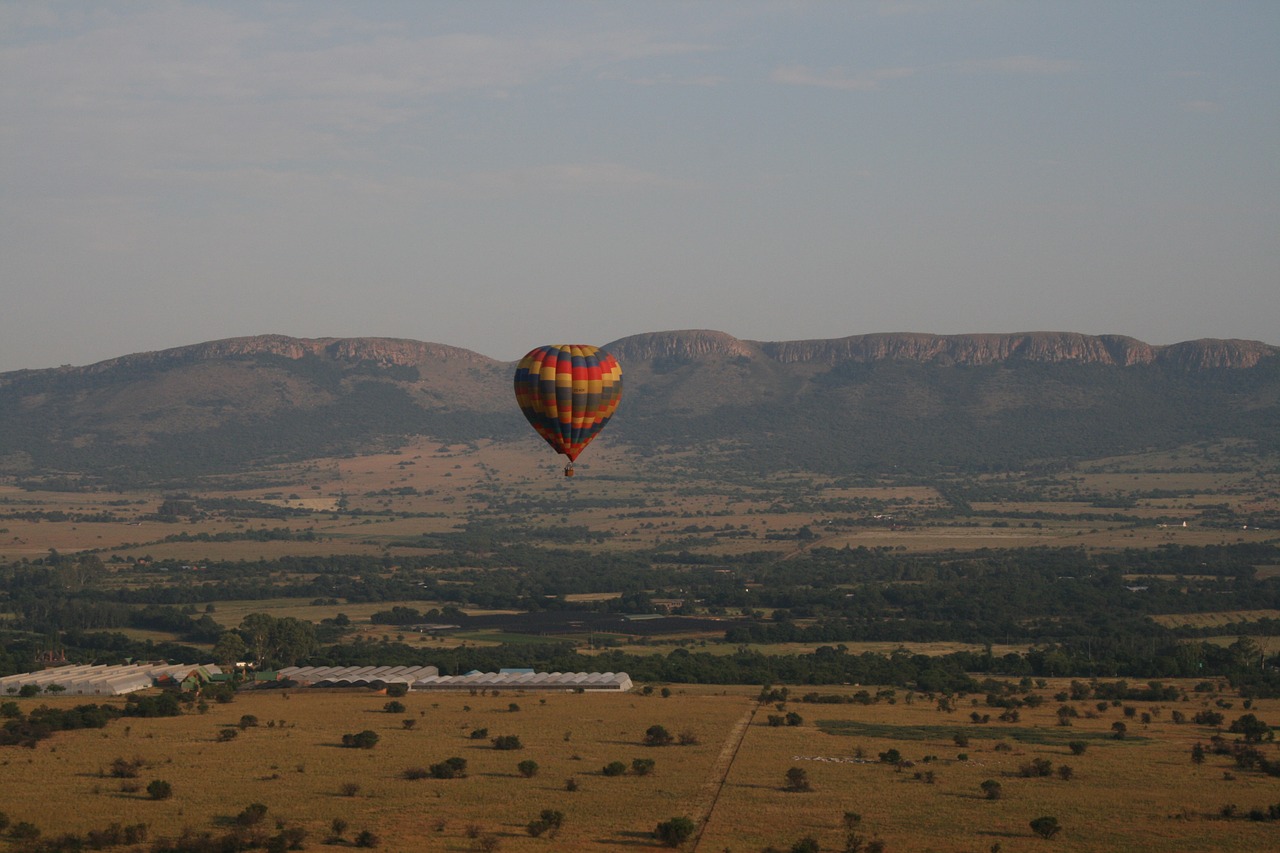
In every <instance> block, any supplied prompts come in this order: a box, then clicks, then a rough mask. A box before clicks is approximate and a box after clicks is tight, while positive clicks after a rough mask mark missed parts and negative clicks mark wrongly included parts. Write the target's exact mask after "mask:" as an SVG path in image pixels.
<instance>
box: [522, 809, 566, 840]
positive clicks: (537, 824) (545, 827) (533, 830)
mask: <svg viewBox="0 0 1280 853" xmlns="http://www.w3.org/2000/svg"><path fill="white" fill-rule="evenodd" d="M563 824H564V812H562V811H557V810H555V809H543V810H542V814H541V815H539V816H538V817H537V819H535V820H531V821H529V823H528V824H527V825H526V826H525V831H527V832H528V833H529V834H530V835H532V836H533V837H534V838H537V837H538V836H540V835H542V834H543V833H547V835H548V837H550V838H555V837H556V834H557V833H558V832H560V827H561V826H562V825H563Z"/></svg>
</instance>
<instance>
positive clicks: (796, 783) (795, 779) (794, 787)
mask: <svg viewBox="0 0 1280 853" xmlns="http://www.w3.org/2000/svg"><path fill="white" fill-rule="evenodd" d="M786 780H787V784H786V786H785V787H786V789H787V790H788V791H811V790H813V785H812V784H811V783H810V782H809V771H807V770H805V769H804V768H803V767H792V768H791V769H790V770H788V771H787V775H786Z"/></svg>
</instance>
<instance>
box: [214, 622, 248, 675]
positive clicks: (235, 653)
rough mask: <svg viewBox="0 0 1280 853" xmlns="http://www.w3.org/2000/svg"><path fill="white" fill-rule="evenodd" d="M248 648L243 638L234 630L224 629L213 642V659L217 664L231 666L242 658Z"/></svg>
mask: <svg viewBox="0 0 1280 853" xmlns="http://www.w3.org/2000/svg"><path fill="white" fill-rule="evenodd" d="M246 651H248V648H247V647H246V646H245V644H244V640H243V639H241V637H240V635H239V634H237V633H236V632H235V631H226V632H224V633H223V634H222V636H220V637H218V642H216V643H214V644H213V659H214V661H216V662H217V663H218V665H219V666H222V667H225V668H228V669H229V668H231V667H233V666H235V665H236V663H237V662H239V661H241V660H243V659H244V654H245V652H246Z"/></svg>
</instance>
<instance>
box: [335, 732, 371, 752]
mask: <svg viewBox="0 0 1280 853" xmlns="http://www.w3.org/2000/svg"><path fill="white" fill-rule="evenodd" d="M378 740H379V737H378V733H377V732H375V731H372V730H370V729H365V730H364V731H362V732H360V733H358V734H353V735H352V734H346V735H343V736H342V745H343V746H345V747H348V748H350V749H373V748H374V747H375V746H377V744H378Z"/></svg>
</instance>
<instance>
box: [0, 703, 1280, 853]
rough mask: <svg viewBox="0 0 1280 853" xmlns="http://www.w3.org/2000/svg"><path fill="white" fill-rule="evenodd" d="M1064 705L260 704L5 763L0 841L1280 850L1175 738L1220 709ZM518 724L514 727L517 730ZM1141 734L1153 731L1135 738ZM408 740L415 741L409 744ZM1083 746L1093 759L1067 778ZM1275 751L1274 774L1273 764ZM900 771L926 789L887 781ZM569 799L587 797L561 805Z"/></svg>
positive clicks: (16, 751) (1217, 770) (1249, 801)
mask: <svg viewBox="0 0 1280 853" xmlns="http://www.w3.org/2000/svg"><path fill="white" fill-rule="evenodd" d="M1065 686H1066V683H1065V682H1051V683H1049V684H1048V685H1047V686H1046V687H1045V688H1043V689H1041V690H1040V691H1038V692H1039V693H1040V694H1042V695H1044V696H1045V697H1046V700H1047V701H1046V702H1045V704H1044V705H1043V706H1041V707H1040V708H1038V709H1034V710H1033V709H1030V708H1024V709H1022V711H1021V719H1020V720H1019V721H1018V722H1014V723H1001V722H998V721H996V720H995V716H997V714H998V713H999V709H992V708H989V707H987V706H986V705H985V704H982V703H980V704H979V705H977V706H974V705H972V704H970V703H971V702H972V701H979V700H980V699H981V697H966V698H963V699H961V700H959V701H958V702H957V705H956V710H954V711H951V712H946V711H942V710H939V709H938V707H937V704H936V702H935V701H933V700H931V699H929V698H927V697H925V696H922V695H918V694H916V695H913V696H912V697H911V701H908V697H907V694H906V693H905V692H904V691H902V690H898V691H897V692H896V697H895V698H896V702H895V704H889V703H888V702H887V701H882V702H880V703H878V704H874V705H853V704H841V705H816V704H808V703H802V702H796V701H793V702H791V703H789V704H788V705H786V710H787V711H795V712H797V713H799V714H800V715H801V716H802V717H803V723H802V724H801V725H799V726H791V727H787V726H784V727H780V728H775V727H771V726H769V725H768V724H767V717H768V715H769V714H777V713H780V712H779V711H777V710H776V709H775V708H774V706H773V705H772V704H769V705H764V706H759V707H757V703H756V701H755V695H754V694H755V689H754V688H745V687H743V688H727V689H726V688H711V687H687V688H685V687H680V688H676V689H675V692H674V694H673V695H672V696H671V697H670V698H666V699H664V698H660V697H659V695H658V694H657V693H655V694H653V695H650V696H644V695H641V694H639V693H632V694H626V695H601V694H543V695H539V694H532V693H530V694H515V693H503V694H502V695H487V696H484V695H481V696H471V695H466V694H463V695H456V694H455V695H440V694H430V693H411V694H409V695H408V696H407V697H404V698H403V699H402V700H400V701H402V702H403V703H404V705H405V706H406V708H405V711H404V712H402V713H388V712H386V711H384V710H383V708H384V705H385V703H386V702H387V701H388V699H387V697H386V696H384V695H378V694H374V693H370V692H363V691H307V690H297V691H290V692H288V693H282V692H280V691H271V690H268V691H254V692H247V693H241V694H240V695H239V696H238V697H237V699H236V701H235V702H233V703H231V704H227V705H213V706H212V707H210V709H209V711H208V712H207V713H205V714H198V713H191V714H188V715H184V716H182V717H178V718H160V719H137V718H123V719H120V720H117V721H115V722H113V723H111V724H110V725H109V726H108V727H107V728H106V729H103V730H89V731H77V732H66V733H61V734H58V735H55V736H54V737H53V738H52V739H50V740H47V741H44V742H42V743H41V744H39V745H38V746H37V747H36V748H34V749H25V748H16V747H9V748H5V749H4V750H3V751H0V803H3V807H2V810H3V811H5V812H6V813H7V814H8V815H9V817H10V818H11V820H14V821H19V820H22V821H30V822H32V823H34V824H36V825H37V826H39V827H40V828H41V829H42V830H43V832H44V834H45V835H46V836H50V835H56V834H58V833H63V832H81V833H83V832H86V831H88V830H90V829H94V828H102V827H105V826H106V825H108V824H109V823H112V822H121V823H125V824H132V823H139V822H142V823H146V824H148V825H149V827H150V833H151V838H152V839H154V838H156V837H160V836H169V837H173V836H176V835H177V834H178V833H179V832H180V831H181V829H182V828H183V827H190V828H192V829H195V830H200V831H212V832H215V833H221V832H225V831H226V830H227V828H228V827H229V826H230V824H231V821H232V819H233V818H234V817H235V815H236V814H238V813H239V812H240V811H241V810H242V809H244V808H245V807H246V806H247V805H249V804H251V803H262V804H263V805H265V806H267V809H268V822H269V824H270V825H271V826H272V827H274V825H275V823H274V822H275V821H277V820H278V821H283V822H284V824H286V825H288V826H301V827H303V828H304V829H305V830H306V831H307V847H308V848H311V849H315V848H317V847H319V846H320V845H321V842H322V841H323V839H324V838H325V837H326V836H327V835H328V834H329V831H330V830H329V827H330V825H331V823H332V821H333V820H334V819H335V818H340V819H342V820H345V821H347V823H348V826H349V828H348V830H347V831H346V833H345V837H346V838H347V840H348V841H350V840H351V839H352V838H354V836H355V834H356V833H358V832H360V831H361V830H365V829H369V830H372V831H373V832H375V833H376V834H377V835H378V836H379V837H380V839H381V847H382V849H386V850H393V851H417V850H441V851H450V850H452V851H469V850H478V849H483V848H482V846H481V845H482V844H484V843H486V842H485V838H486V837H489V838H493V839H496V843H497V845H498V846H497V848H496V849H500V850H510V851H539V850H541V851H546V850H610V849H655V848H656V847H657V843H656V841H655V840H654V839H653V838H652V837H651V834H650V833H651V832H652V830H653V828H654V826H655V825H656V823H657V822H658V821H660V820H666V819H668V818H671V817H675V816H682V815H684V816H689V817H690V818H693V819H695V820H697V821H699V822H702V821H705V829H704V830H703V832H702V835H701V838H700V840H699V841H698V843H697V846H696V848H694V847H693V846H692V845H687V846H686V849H697V850H703V851H716V853H721V851H725V850H729V851H736V852H737V853H745V851H751V853H756V851H760V850H762V849H763V848H765V847H766V846H769V845H772V846H774V847H776V848H779V849H782V850H787V849H789V848H790V847H791V846H792V845H793V844H794V843H796V842H797V841H798V840H800V839H801V838H804V837H806V836H812V837H814V838H815V839H816V840H818V841H819V843H820V844H821V849H823V850H841V849H843V846H844V843H845V834H846V830H845V829H844V826H843V816H844V814H845V813H846V812H856V813H858V814H860V815H861V822H860V824H859V825H858V827H857V832H858V833H859V834H861V835H862V836H864V838H866V839H868V840H871V839H879V840H881V841H883V842H884V843H885V849H886V850H888V851H900V850H914V851H955V852H956V853H959V851H989V850H992V849H995V845H997V844H998V845H999V848H998V849H999V850H1001V851H1002V853H1016V851H1042V850H1045V849H1053V850H1063V851H1095V850H1125V851H1169V850H1179V851H1224V852H1225V851H1249V853H1255V851H1261V850H1268V849H1275V838H1276V825H1275V824H1274V823H1266V822H1254V821H1250V820H1248V819H1247V817H1246V815H1247V813H1248V812H1249V810H1250V809H1253V808H1262V809H1264V810H1265V808H1266V807H1267V806H1268V805H1271V804H1275V803H1280V779H1277V778H1274V777H1267V776H1265V775H1262V774H1260V773H1258V772H1256V771H1246V770H1241V769H1239V768H1237V767H1235V766H1234V764H1233V763H1232V762H1231V761H1230V759H1228V758H1226V757H1223V756H1215V755H1210V756H1209V757H1208V759H1207V760H1206V761H1205V763H1204V764H1203V765H1199V766H1197V765H1196V764H1194V763H1193V762H1192V761H1191V758H1190V751H1191V747H1192V746H1193V745H1194V744H1195V743H1196V742H1197V741H1200V742H1202V743H1205V744H1206V745H1207V744H1208V742H1209V740H1208V739H1209V738H1210V737H1211V736H1212V735H1213V734H1215V733H1216V729H1213V728H1208V727H1203V726H1195V725H1192V724H1189V723H1184V724H1181V725H1179V724H1175V723H1174V722H1173V721H1172V717H1173V711H1174V710H1181V711H1182V712H1183V713H1184V714H1186V716H1187V717H1188V718H1190V716H1192V715H1193V714H1194V712H1195V711H1197V710H1201V709H1203V708H1206V707H1217V706H1215V705H1214V704H1213V703H1214V702H1215V701H1216V700H1217V699H1218V697H1217V696H1210V695H1201V694H1191V698H1190V700H1189V701H1185V702H1172V703H1169V702H1166V703H1147V702H1127V703H1124V704H1125V705H1129V706H1133V707H1134V716H1133V717H1127V716H1125V713H1124V709H1123V707H1112V706H1110V705H1107V707H1106V708H1105V710H1103V711H1101V712H1099V711H1097V710H1096V703H1095V702H1093V701H1081V702H1069V703H1066V704H1070V705H1072V706H1074V707H1076V708H1077V709H1078V711H1079V713H1080V717H1079V718H1077V719H1075V720H1073V725H1072V726H1070V727H1065V728H1064V727H1061V726H1059V725H1058V724H1057V719H1058V718H1057V709H1058V708H1059V707H1060V706H1061V705H1062V704H1064V703H1062V702H1060V701H1055V700H1054V699H1053V698H1052V697H1053V694H1054V693H1056V692H1057V691H1059V690H1062V689H1065ZM1187 687H1188V689H1189V688H1190V685H1187ZM819 690H821V691H822V692H824V693H826V692H834V691H832V690H830V689H827V688H819ZM836 690H839V688H836ZM851 690H852V688H844V691H845V692H851ZM800 692H802V691H801V690H799V689H797V690H795V692H793V698H794V697H795V695H797V694H798V693H800ZM22 701H24V702H38V701H47V702H49V703H50V704H57V705H71V704H77V703H78V702H80V701H83V700H76V699H72V698H69V697H62V698H58V699H49V700H44V699H39V700H22ZM1223 701H1224V702H1228V703H1232V702H1233V700H1231V699H1225V698H1224V700H1223ZM513 702H514V703H516V704H517V705H518V710H514V711H513V710H511V707H510V706H511V703H513ZM975 710H976V711H981V712H983V713H991V712H992V711H995V712H996V713H993V714H992V721H991V722H989V723H986V724H975V723H973V722H971V721H970V719H969V715H970V713H971V712H973V711H975ZM1252 712H1253V713H1255V714H1256V715H1257V716H1258V717H1260V718H1261V719H1263V720H1267V721H1271V722H1274V721H1275V719H1276V718H1280V700H1268V701H1260V702H1258V703H1256V704H1255V706H1254V707H1253V709H1252ZM1144 713H1145V714H1149V715H1150V722H1149V723H1143V722H1142V715H1143V714H1144ZM1222 713H1224V715H1225V718H1226V720H1227V721H1228V722H1229V721H1230V720H1232V719H1234V718H1235V717H1236V716H1238V715H1240V714H1242V713H1245V712H1244V710H1243V708H1242V707H1241V706H1240V704H1239V701H1238V700H1234V703H1233V707H1230V708H1227V709H1223V710H1222ZM246 714H250V715H253V716H255V717H256V718H257V719H258V723H259V724H258V725H257V726H255V727H250V728H247V729H244V730H242V731H240V733H239V735H238V736H236V737H235V738H234V739H232V740H229V741H226V742H220V741H219V739H218V733H219V731H221V730H222V729H224V728H227V727H234V726H236V725H237V723H238V722H239V721H240V719H241V717H242V716H243V715H246ZM1087 715H1092V716H1093V717H1094V718H1093V719H1089V718H1087ZM405 720H412V721H413V728H412V729H407V728H405V724H404V721H405ZM1121 720H1123V721H1127V723H1128V737H1127V738H1126V739H1125V740H1123V741H1117V740H1114V739H1112V738H1111V737H1110V735H1111V731H1112V730H1111V727H1112V724H1113V723H1114V722H1116V721H1121ZM747 721H750V724H749V725H746V726H744V725H743V724H744V723H746V722H747ZM655 724H657V725H662V726H664V727H666V728H667V729H668V730H669V731H670V732H671V733H672V734H678V733H681V732H689V733H692V734H693V735H695V736H696V739H697V740H698V741H699V742H698V743H697V744H696V745H690V746H678V745H672V746H665V747H647V746H644V745H642V739H643V736H644V732H645V730H646V729H647V728H648V727H649V726H652V725H655ZM481 728H483V729H488V733H489V736H490V737H495V736H498V735H510V734H514V735H518V736H519V738H520V740H521V741H522V743H523V745H524V748H523V749H521V750H512V751H499V750H496V749H494V748H493V747H492V746H491V745H490V743H489V741H488V740H476V739H472V738H471V737H470V733H471V732H472V731H474V730H476V729H481ZM364 729H370V730H373V731H375V732H376V733H377V734H378V735H379V736H380V740H379V742H378V744H377V745H376V746H375V747H374V748H373V749H371V750H362V749H349V748H343V747H341V746H340V743H341V738H342V735H343V734H344V733H354V732H357V731H361V730H364ZM957 734H960V735H965V736H967V737H968V738H969V741H968V745H967V746H958V745H957V743H956V739H955V736H956V735H957ZM1228 737H1229V738H1230V737H1234V736H1231V735H1228ZM1072 740H1078V741H1082V742H1085V743H1086V744H1087V745H1088V746H1087V750H1086V751H1085V752H1084V753H1083V754H1082V755H1073V754H1072V753H1071V750H1070V749H1068V747H1067V743H1068V742H1069V741H1072ZM1262 748H1263V750H1264V751H1265V752H1266V753H1267V754H1268V755H1270V756H1272V757H1273V758H1280V754H1277V747H1276V745H1275V744H1272V743H1268V744H1264V745H1263V747H1262ZM889 749H897V750H899V751H900V753H901V755H902V757H903V758H904V759H906V760H909V761H910V762H913V765H910V766H907V765H904V766H898V767H895V766H892V765H889V764H885V763H882V762H880V761H878V760H877V757H878V756H879V754H880V753H881V752H885V751H887V750H889ZM961 754H964V756H965V757H964V758H961V757H960V756H961ZM455 756H457V757H461V758H465V759H466V760H467V777H466V778H463V779H450V780H438V779H408V778H405V771H406V770H410V769H413V768H419V767H427V766H429V765H430V764H433V763H438V762H442V761H444V760H445V759H448V758H451V757H455ZM117 758H122V759H125V760H126V761H138V762H140V764H141V769H140V771H139V775H138V776H137V778H136V779H120V778H114V777H112V776H111V775H110V767H111V765H112V762H113V761H114V760H115V759H117ZM635 758H652V759H653V760H654V762H655V768H654V771H653V773H652V774H651V775H648V776H637V775H635V774H634V773H632V772H631V771H630V770H629V771H628V772H627V774H626V775H623V776H620V777H616V778H609V777H606V776H604V775H602V774H601V772H600V771H601V769H602V768H603V767H604V766H605V765H606V764H607V763H609V762H611V761H622V762H624V763H625V764H626V765H627V766H628V767H630V765H631V762H632V760H633V759H635ZM526 759H529V760H533V761H535V762H537V764H538V772H537V775H536V776H534V777H532V778H524V777H522V776H521V775H520V774H519V773H518V772H517V769H516V765H517V764H518V763H519V762H520V761H523V760H526ZM1035 759H1043V760H1045V761H1048V762H1050V763H1051V765H1052V768H1053V771H1054V773H1053V775H1050V776H1047V777H1033V778H1024V777H1023V776H1022V775H1020V768H1022V767H1023V766H1024V765H1028V764H1030V763H1031V762H1032V761H1033V760H1035ZM1063 765H1066V766H1069V767H1070V768H1071V770H1072V775H1071V778H1070V779H1069V780H1064V779H1062V778H1060V777H1059V776H1058V775H1057V770H1058V768H1059V767H1061V766H1063ZM793 767H800V768H803V769H804V770H805V771H807V776H808V780H809V782H810V783H811V786H812V790H810V791H807V792H792V791H788V790H785V784H786V779H785V774H786V772H787V770H788V769H790V768H793ZM569 778H573V779H574V780H575V781H576V783H577V785H578V789H577V790H576V791H572V792H570V791H568V790H566V780H568V779H569ZM154 779H160V780H164V781H167V782H169V783H170V784H171V785H172V787H173V796H172V798H171V799H168V800H162V801H155V800H152V799H150V798H149V797H148V796H147V794H146V786H147V784H148V783H149V782H150V781H152V780H154ZM988 779H990V780H995V781H997V782H999V783H1000V786H1001V789H1002V796H1001V797H1000V799H998V800H988V799H986V798H985V796H984V794H983V792H982V789H981V787H980V786H981V784H982V783H983V782H984V781H985V780H988ZM126 788H134V789H135V790H132V791H131V790H125V789H126ZM352 788H354V790H352ZM1227 805H1234V806H1235V809H1236V816H1235V817H1232V818H1223V817H1222V815H1221V813H1222V808H1223V807H1224V806H1227ZM543 809H556V810H559V811H562V812H563V813H564V815H565V820H564V824H563V828H562V830H561V831H560V833H559V835H558V837H556V838H554V839H550V838H547V837H545V836H544V837H541V838H532V837H530V836H529V835H528V833H527V832H526V829H525V827H526V825H527V824H528V822H529V821H531V820H533V819H535V818H537V817H538V815H539V814H540V812H541V811H542V810H543ZM1043 815H1048V816H1053V817H1056V818H1057V819H1058V820H1059V821H1060V823H1061V825H1062V831H1061V833H1060V834H1059V835H1058V836H1057V837H1056V838H1055V839H1054V840H1053V841H1052V842H1046V841H1044V840H1042V839H1040V838H1038V837H1036V836H1034V835H1033V833H1032V832H1031V830H1030V829H1029V821H1030V820H1031V819H1033V818H1036V817H1040V816H1043ZM472 836H476V837H472ZM487 843H490V844H492V843H494V842H492V841H490V842H487Z"/></svg>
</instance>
